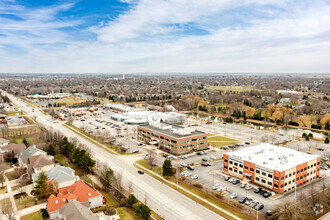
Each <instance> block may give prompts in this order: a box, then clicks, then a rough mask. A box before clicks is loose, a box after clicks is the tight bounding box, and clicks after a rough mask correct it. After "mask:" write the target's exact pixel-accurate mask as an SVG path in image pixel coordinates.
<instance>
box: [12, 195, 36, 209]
mask: <svg viewBox="0 0 330 220" xmlns="http://www.w3.org/2000/svg"><path fill="white" fill-rule="evenodd" d="M15 203H16V206H17V209H18V210H21V209H25V208H28V207H31V206H34V198H32V197H30V196H26V197H24V198H19V199H15Z"/></svg>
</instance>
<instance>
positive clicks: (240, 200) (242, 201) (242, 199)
mask: <svg viewBox="0 0 330 220" xmlns="http://www.w3.org/2000/svg"><path fill="white" fill-rule="evenodd" d="M247 199H248V198H247V197H242V198H240V199H239V200H238V202H239V203H244V202H245V201H246V200H247Z"/></svg>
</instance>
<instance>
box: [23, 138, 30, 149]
mask: <svg viewBox="0 0 330 220" xmlns="http://www.w3.org/2000/svg"><path fill="white" fill-rule="evenodd" d="M22 144H24V145H25V146H26V147H29V143H28V142H27V140H26V139H25V138H23V141H22Z"/></svg>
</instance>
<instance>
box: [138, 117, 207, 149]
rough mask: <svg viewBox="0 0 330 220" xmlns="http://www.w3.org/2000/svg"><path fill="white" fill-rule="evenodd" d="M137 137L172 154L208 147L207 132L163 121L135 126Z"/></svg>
mask: <svg viewBox="0 0 330 220" xmlns="http://www.w3.org/2000/svg"><path fill="white" fill-rule="evenodd" d="M137 139H138V140H140V141H143V142H146V143H149V144H154V145H157V146H158V148H160V149H164V150H165V151H167V152H169V153H171V154H174V155H183V154H187V153H190V152H194V151H199V150H205V149H206V148H207V147H208V142H207V133H205V132H202V131H198V130H193V129H191V128H184V127H182V126H178V125H174V124H168V123H163V122H153V121H150V122H149V125H139V126H137Z"/></svg>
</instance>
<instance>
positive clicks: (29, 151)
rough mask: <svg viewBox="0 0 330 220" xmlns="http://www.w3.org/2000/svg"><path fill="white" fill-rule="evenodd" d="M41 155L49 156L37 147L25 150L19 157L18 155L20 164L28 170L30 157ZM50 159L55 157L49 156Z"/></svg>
mask: <svg viewBox="0 0 330 220" xmlns="http://www.w3.org/2000/svg"><path fill="white" fill-rule="evenodd" d="M39 154H43V155H47V153H46V152H45V151H43V150H40V149H39V148H36V146H35V145H34V146H32V147H28V148H27V149H25V150H24V151H22V152H21V153H20V154H19V155H18V163H19V164H20V165H21V166H23V167H26V168H27V162H28V159H29V157H31V156H33V155H39ZM49 157H50V158H52V157H53V156H49Z"/></svg>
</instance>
